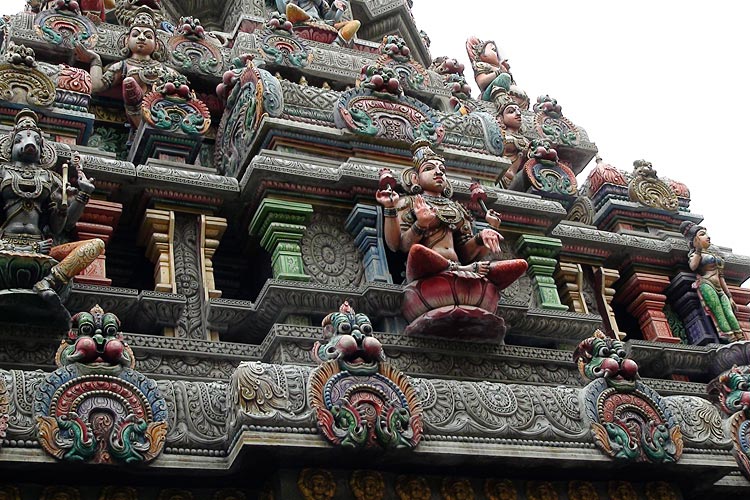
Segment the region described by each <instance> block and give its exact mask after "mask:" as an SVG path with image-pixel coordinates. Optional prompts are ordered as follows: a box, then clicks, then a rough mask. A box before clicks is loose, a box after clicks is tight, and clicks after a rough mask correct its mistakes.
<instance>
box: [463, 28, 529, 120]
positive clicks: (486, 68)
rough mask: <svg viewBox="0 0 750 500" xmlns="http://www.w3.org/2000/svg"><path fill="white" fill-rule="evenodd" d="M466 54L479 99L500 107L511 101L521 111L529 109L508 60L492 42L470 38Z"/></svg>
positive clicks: (527, 101)
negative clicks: (479, 93) (478, 92)
mask: <svg viewBox="0 0 750 500" xmlns="http://www.w3.org/2000/svg"><path fill="white" fill-rule="evenodd" d="M466 52H467V53H468V55H469V60H470V61H471V67H472V69H473V70H474V79H475V80H476V82H477V86H478V87H479V91H480V92H481V98H482V100H484V101H491V102H494V103H495V104H497V105H498V107H499V106H501V105H502V104H504V103H506V102H509V101H513V102H515V103H516V104H517V105H518V106H519V107H520V108H521V109H523V110H526V109H529V97H528V96H527V95H526V92H524V91H523V90H521V89H520V88H518V87H517V86H516V82H515V80H514V79H513V75H512V74H511V73H510V64H508V60H507V59H506V58H504V57H502V56H501V55H500V53H499V51H498V48H497V44H495V42H494V41H492V40H488V41H483V40H480V39H479V38H477V37H475V36H472V37H469V39H468V40H466Z"/></svg>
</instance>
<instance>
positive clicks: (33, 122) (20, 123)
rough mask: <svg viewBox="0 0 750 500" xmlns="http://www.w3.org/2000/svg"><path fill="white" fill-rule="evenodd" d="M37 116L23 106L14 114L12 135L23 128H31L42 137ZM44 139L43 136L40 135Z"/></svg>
mask: <svg viewBox="0 0 750 500" xmlns="http://www.w3.org/2000/svg"><path fill="white" fill-rule="evenodd" d="M38 121H39V117H38V116H37V115H36V113H34V112H33V111H32V110H30V109H29V108H24V109H22V110H21V111H19V112H18V114H16V120H15V125H14V126H13V135H16V134H17V133H18V132H21V131H23V130H33V131H35V132H36V133H37V134H39V136H40V137H42V129H40V128H39V125H37V122H38ZM42 139H44V137H42Z"/></svg>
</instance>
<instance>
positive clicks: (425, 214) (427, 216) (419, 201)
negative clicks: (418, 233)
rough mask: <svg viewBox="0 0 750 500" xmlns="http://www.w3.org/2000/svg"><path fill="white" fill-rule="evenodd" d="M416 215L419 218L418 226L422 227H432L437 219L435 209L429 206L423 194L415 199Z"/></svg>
mask: <svg viewBox="0 0 750 500" xmlns="http://www.w3.org/2000/svg"><path fill="white" fill-rule="evenodd" d="M414 215H416V217H417V224H419V225H420V226H421V227H425V228H426V227H430V226H432V225H433V224H434V222H435V220H436V219H437V211H436V210H435V207H432V206H430V205H428V204H427V202H426V201H425V199H424V198H422V195H421V194H418V195H417V196H415V197H414Z"/></svg>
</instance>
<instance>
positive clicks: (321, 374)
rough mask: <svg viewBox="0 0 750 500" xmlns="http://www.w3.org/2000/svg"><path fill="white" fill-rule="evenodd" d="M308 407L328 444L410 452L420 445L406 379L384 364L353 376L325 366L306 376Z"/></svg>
mask: <svg viewBox="0 0 750 500" xmlns="http://www.w3.org/2000/svg"><path fill="white" fill-rule="evenodd" d="M310 404H311V406H312V407H313V408H314V409H315V411H316V413H317V416H318V426H319V427H320V430H321V432H323V434H324V435H325V437H326V438H327V439H328V440H329V441H331V442H332V443H333V444H336V445H342V446H348V447H353V448H359V447H375V446H380V447H383V448H413V447H415V446H417V444H418V443H419V441H420V440H421V439H422V408H421V407H420V405H419V401H418V398H417V394H416V391H415V390H414V387H413V386H412V385H411V383H410V382H409V379H408V377H406V375H404V374H403V373H402V372H400V371H399V370H396V369H395V368H393V367H392V366H391V365H390V364H388V363H385V362H381V363H379V364H378V373H374V374H372V375H365V376H361V375H354V374H352V373H350V372H348V371H342V370H341V368H340V367H339V363H338V362H337V361H327V362H325V363H324V364H323V365H321V366H319V367H318V368H317V369H316V370H315V371H314V372H313V373H312V374H311V375H310Z"/></svg>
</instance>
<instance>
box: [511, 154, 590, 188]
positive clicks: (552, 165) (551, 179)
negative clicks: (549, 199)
mask: <svg viewBox="0 0 750 500" xmlns="http://www.w3.org/2000/svg"><path fill="white" fill-rule="evenodd" d="M524 170H525V171H526V176H527V177H528V179H529V181H530V182H531V185H532V186H534V188H536V189H538V190H540V191H544V192H545V193H550V194H558V195H566V196H572V195H575V194H576V193H577V192H578V182H577V181H576V175H575V174H574V173H573V171H572V170H571V169H570V167H569V166H567V165H566V164H565V163H564V162H561V161H556V162H547V161H540V160H537V159H530V160H529V161H527V162H526V163H525V165H524Z"/></svg>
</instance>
